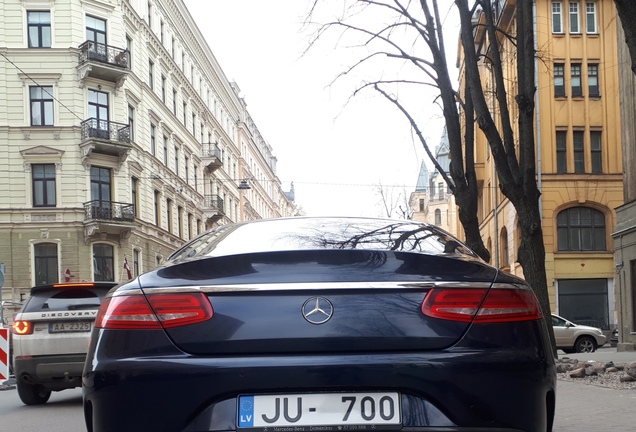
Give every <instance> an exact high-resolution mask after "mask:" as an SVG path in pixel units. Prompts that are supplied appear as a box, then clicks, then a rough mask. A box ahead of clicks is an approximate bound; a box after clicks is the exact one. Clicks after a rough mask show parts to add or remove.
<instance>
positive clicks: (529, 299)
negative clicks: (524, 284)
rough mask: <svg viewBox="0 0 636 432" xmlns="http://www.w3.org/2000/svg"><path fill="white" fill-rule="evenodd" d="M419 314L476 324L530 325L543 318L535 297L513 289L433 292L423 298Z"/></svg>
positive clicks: (437, 290)
mask: <svg viewBox="0 0 636 432" xmlns="http://www.w3.org/2000/svg"><path fill="white" fill-rule="evenodd" d="M484 297H485V299H484ZM422 313H424V315H427V316H430V317H433V318H440V319H446V320H451V321H462V322H471V321H473V320H474V321H475V322H478V323H493V322H510V321H530V320H536V319H539V318H541V317H542V314H541V309H540V308H539V304H538V303H537V299H536V297H535V296H534V294H533V293H532V292H531V291H529V290H525V289H515V288H493V289H490V290H487V289H470V288H468V289H464V288H461V289H433V290H431V291H429V292H428V294H427V295H426V297H425V298H424V302H423V303H422Z"/></svg>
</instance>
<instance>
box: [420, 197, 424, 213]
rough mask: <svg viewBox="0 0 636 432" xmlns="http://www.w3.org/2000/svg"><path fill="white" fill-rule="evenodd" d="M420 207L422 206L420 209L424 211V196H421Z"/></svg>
mask: <svg viewBox="0 0 636 432" xmlns="http://www.w3.org/2000/svg"><path fill="white" fill-rule="evenodd" d="M419 208H420V210H419V211H421V212H423V211H424V198H420V207H419Z"/></svg>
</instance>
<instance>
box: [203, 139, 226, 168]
mask: <svg viewBox="0 0 636 432" xmlns="http://www.w3.org/2000/svg"><path fill="white" fill-rule="evenodd" d="M201 160H202V161H203V167H204V168H206V169H207V170H208V172H213V171H215V170H216V169H217V168H220V167H222V166H223V152H222V151H221V149H220V148H219V146H218V145H216V144H212V143H206V144H203V152H202V154H201Z"/></svg>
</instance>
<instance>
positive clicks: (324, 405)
mask: <svg viewBox="0 0 636 432" xmlns="http://www.w3.org/2000/svg"><path fill="white" fill-rule="evenodd" d="M236 425H237V430H241V431H248V430H251V431H268V432H274V431H275V432H321V431H354V430H355V431H364V430H368V431H371V430H379V429H382V430H391V429H394V430H397V429H401V428H402V412H401V396H400V393H398V392H391V391H388V392H376V391H372V392H320V393H286V394H265V395H250V394H244V395H239V397H238V398H237V419H236Z"/></svg>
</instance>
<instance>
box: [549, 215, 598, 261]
mask: <svg viewBox="0 0 636 432" xmlns="http://www.w3.org/2000/svg"><path fill="white" fill-rule="evenodd" d="M557 235H558V239H559V251H572V252H577V251H604V250H607V246H606V243H605V239H606V234H605V216H604V215H603V213H601V212H600V211H598V210H594V209H592V208H589V207H572V208H569V209H567V210H563V211H562V212H561V213H559V214H558V216H557Z"/></svg>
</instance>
